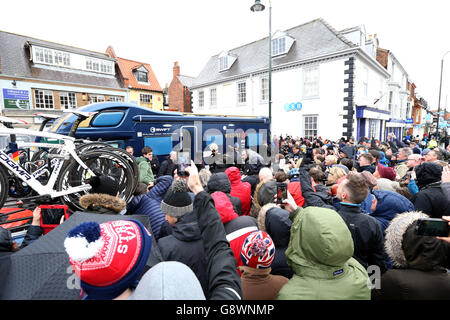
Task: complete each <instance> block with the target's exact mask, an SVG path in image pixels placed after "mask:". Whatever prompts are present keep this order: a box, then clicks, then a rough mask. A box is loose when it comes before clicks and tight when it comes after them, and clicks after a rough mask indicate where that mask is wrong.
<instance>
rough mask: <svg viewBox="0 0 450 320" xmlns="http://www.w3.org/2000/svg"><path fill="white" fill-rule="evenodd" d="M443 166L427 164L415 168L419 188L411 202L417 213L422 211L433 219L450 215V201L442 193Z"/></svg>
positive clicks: (432, 163)
mask: <svg viewBox="0 0 450 320" xmlns="http://www.w3.org/2000/svg"><path fill="white" fill-rule="evenodd" d="M442 170H443V168H442V166H441V165H439V164H437V163H434V162H425V163H422V164H421V165H418V166H417V167H415V169H414V171H415V172H416V178H417V186H418V187H419V192H418V193H416V194H415V195H414V196H413V197H412V199H411V202H412V203H413V204H414V208H415V209H416V210H417V211H422V212H423V213H426V214H428V215H429V216H430V217H432V218H441V217H442V216H448V215H450V199H449V198H447V197H446V196H445V194H444V192H443V191H442V186H441V177H442Z"/></svg>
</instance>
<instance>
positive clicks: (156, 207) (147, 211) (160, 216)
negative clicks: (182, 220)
mask: <svg viewBox="0 0 450 320" xmlns="http://www.w3.org/2000/svg"><path fill="white" fill-rule="evenodd" d="M172 181H173V178H172V177H171V176H162V177H159V178H157V179H156V184H155V186H154V187H153V188H151V189H150V191H148V192H147V193H146V194H142V195H140V196H136V197H133V199H131V201H130V203H128V205H127V214H139V215H147V216H149V218H150V226H151V228H152V232H153V234H154V236H155V239H159V233H160V230H161V225H162V224H163V223H164V221H165V219H166V217H165V214H164V213H163V212H162V211H161V201H162V199H163V197H164V195H165V194H166V192H167V190H168V189H169V188H170V186H171V185H172Z"/></svg>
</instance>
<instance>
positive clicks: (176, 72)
mask: <svg viewBox="0 0 450 320" xmlns="http://www.w3.org/2000/svg"><path fill="white" fill-rule="evenodd" d="M179 75H180V65H179V64H178V61H175V63H174V65H173V77H174V78H176V77H178V76H179Z"/></svg>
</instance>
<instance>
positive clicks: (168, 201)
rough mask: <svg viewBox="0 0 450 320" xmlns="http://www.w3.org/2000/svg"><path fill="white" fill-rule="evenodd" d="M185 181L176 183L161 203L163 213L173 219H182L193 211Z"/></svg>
mask: <svg viewBox="0 0 450 320" xmlns="http://www.w3.org/2000/svg"><path fill="white" fill-rule="evenodd" d="M188 190H189V188H188V186H187V183H186V181H185V180H184V179H180V180H177V181H175V182H174V183H173V184H172V186H171V187H170V189H169V190H168V191H167V193H166V195H165V196H164V199H163V200H162V201H161V211H162V212H163V213H164V214H167V215H169V216H171V217H175V218H180V217H182V216H183V215H185V214H186V213H188V212H191V211H192V210H193V204H192V198H191V196H190V195H189V193H188Z"/></svg>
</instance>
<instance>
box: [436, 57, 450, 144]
mask: <svg viewBox="0 0 450 320" xmlns="http://www.w3.org/2000/svg"><path fill="white" fill-rule="evenodd" d="M449 52H450V51H447V52H446V53H444V55H443V56H442V59H441V80H440V82H439V100H438V114H437V123H436V139H437V137H438V134H439V116H440V113H441V90H442V73H443V71H444V58H445V56H446V55H447V54H448V53H449Z"/></svg>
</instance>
